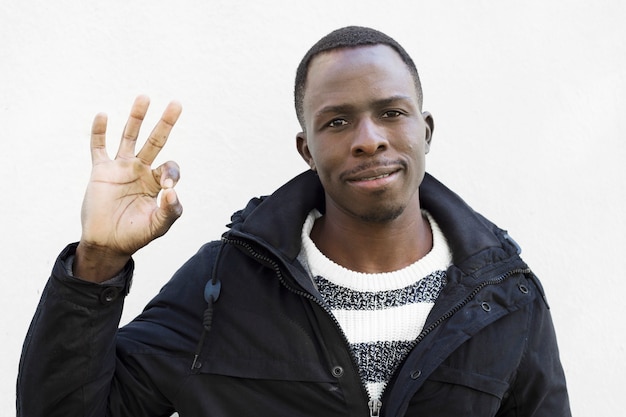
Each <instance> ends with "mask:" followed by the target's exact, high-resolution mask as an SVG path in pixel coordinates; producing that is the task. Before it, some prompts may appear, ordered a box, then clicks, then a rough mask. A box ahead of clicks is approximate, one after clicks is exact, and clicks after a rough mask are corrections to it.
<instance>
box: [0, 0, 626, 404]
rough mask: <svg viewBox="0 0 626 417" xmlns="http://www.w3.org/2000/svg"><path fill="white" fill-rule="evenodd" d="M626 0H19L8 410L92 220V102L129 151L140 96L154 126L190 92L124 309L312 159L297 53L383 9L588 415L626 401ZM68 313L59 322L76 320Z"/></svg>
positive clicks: (6, 270)
mask: <svg viewBox="0 0 626 417" xmlns="http://www.w3.org/2000/svg"><path fill="white" fill-rule="evenodd" d="M625 21H626V2H623V1H621V0H614V1H608V0H588V1H565V0H531V1H528V0H526V1H504V0H483V1H478V0H456V1H429V2H425V1H415V0H407V1H403V0H398V1H394V2H381V1H371V0H354V1H337V0H332V1H328V0H323V1H320V0H318V1H314V2H313V1H307V2H304V1H302V2H299V1H277V0H276V1H260V0H258V1H249V2H243V1H233V0H229V1H222V0H219V1H218V0H197V1H184V0H182V1H176V2H174V1H157V0H137V1H127V0H124V1H122V0H110V1H106V2H104V1H99V2H96V1H80V2H79V1H61V0H57V1H54V2H50V1H43V0H32V1H22V0H19V1H18V0H2V2H0V22H1V24H0V39H1V40H2V46H1V47H0V135H1V136H0V156H1V158H2V165H1V166H2V169H1V173H2V175H1V180H0V195H1V196H2V200H1V203H0V222H1V223H0V226H1V233H0V249H1V252H0V253H1V255H0V256H1V262H0V277H1V279H2V291H1V294H2V295H1V297H0V299H1V302H0V309H1V310H0V312H1V315H2V322H1V323H2V325H1V326H0V337H2V343H1V344H0V349H1V351H0V352H1V356H0V375H1V377H0V415H13V414H14V412H15V411H14V410H15V408H14V403H15V378H16V374H17V366H18V361H19V355H20V350H21V345H22V341H23V338H24V336H25V333H26V330H27V327H28V324H29V322H30V319H31V317H32V314H33V312H34V310H35V308H36V305H37V302H38V300H39V297H40V295H41V291H42V289H43V287H44V285H45V282H46V280H47V277H48V275H49V271H50V268H51V266H52V265H53V263H54V260H55V258H56V256H57V254H58V253H59V252H60V251H61V249H63V247H64V246H65V245H66V244H67V243H69V242H72V241H75V240H77V239H78V238H79V237H80V205H81V201H82V196H83V190H84V186H85V184H86V182H87V179H88V177H89V171H90V157H89V129H90V126H91V120H92V118H93V116H94V115H95V114H96V113H97V112H100V111H105V112H107V113H108V114H109V152H110V154H112V155H114V154H115V152H116V149H117V143H118V139H119V137H120V134H121V130H122V127H123V125H124V123H125V121H126V117H127V113H128V109H129V108H130V105H131V103H132V101H133V99H134V97H135V96H136V95H137V94H140V93H145V94H148V95H149V96H151V97H152V107H151V111H150V113H149V116H148V120H147V121H146V124H145V126H144V129H143V131H142V140H143V138H145V136H146V135H147V134H148V132H149V131H150V130H151V128H152V126H153V124H154V121H155V120H157V119H158V117H159V115H160V113H161V112H162V110H163V108H164V106H165V105H166V104H167V102H168V101H169V100H171V99H178V100H180V101H181V102H182V103H183V106H184V111H183V114H182V116H181V118H180V120H179V123H178V125H177V126H176V128H175V130H174V132H173V134H172V135H171V137H170V141H169V142H168V144H167V146H166V147H165V149H164V150H163V152H162V154H161V156H160V157H159V158H158V159H157V163H161V162H164V161H165V160H167V159H173V160H176V161H177V162H178V163H179V164H180V166H181V168H182V179H181V181H180V183H179V185H178V186H177V190H178V193H179V195H180V199H181V201H182V203H183V205H184V207H185V213H184V215H183V217H182V218H181V219H180V220H179V221H178V222H177V223H176V224H175V225H174V227H173V229H172V230H171V231H170V233H169V234H168V235H166V236H165V237H163V238H161V239H160V240H158V241H156V242H154V243H153V244H152V245H150V246H149V247H147V248H145V249H144V250H143V251H141V252H140V253H139V254H137V256H136V262H137V269H136V274H135V281H134V286H133V290H132V293H131V295H130V296H129V298H128V301H127V304H126V307H125V312H124V319H123V320H124V322H126V321H128V320H130V319H132V317H134V316H135V315H136V314H138V313H139V312H140V311H141V308H142V307H143V305H145V303H146V302H147V301H148V300H149V299H150V298H151V297H152V296H153V295H154V294H155V293H156V292H157V291H158V289H159V288H160V287H161V286H162V285H163V284H164V283H165V282H166V281H167V280H168V278H169V277H170V276H171V274H172V273H173V272H174V271H175V270H176V269H177V268H178V267H179V266H180V265H181V264H182V263H183V262H184V261H185V260H186V259H187V258H188V257H189V256H191V255H192V254H193V253H194V252H195V251H196V250H197V249H198V248H199V246H200V245H201V244H202V243H204V242H206V241H209V240H212V239H215V238H218V237H219V236H220V234H221V233H222V232H223V231H224V230H225V228H224V225H225V224H226V223H228V221H229V218H230V214H231V213H232V212H233V211H235V210H237V209H239V208H241V207H242V206H243V205H244V204H245V203H246V202H247V200H248V199H249V198H251V197H253V196H256V195H262V194H268V193H271V192H272V191H273V190H274V189H275V188H276V187H277V186H279V185H280V184H282V183H283V182H284V181H285V180H287V179H289V178H291V177H292V176H294V175H296V174H298V173H299V172H301V171H303V170H305V169H306V168H307V167H306V165H305V164H304V162H303V161H302V160H301V159H300V157H299V156H298V154H297V152H296V149H295V140H294V138H295V134H296V133H297V132H298V130H299V128H298V124H297V122H296V118H295V115H294V111H293V105H292V83H293V77H294V74H295V68H296V66H297V64H298V62H299V61H300V59H301V57H302V56H303V55H304V53H305V52H306V50H307V49H308V48H309V47H310V46H311V45H312V44H313V43H314V42H315V41H316V40H317V39H319V38H320V37H322V36H323V35H325V34H326V33H328V32H329V31H331V30H333V29H336V28H338V27H341V26H346V25H350V24H357V25H366V26H372V27H374V28H377V29H380V30H382V31H384V32H386V33H388V34H389V35H391V36H393V37H395V38H396V39H397V40H398V41H399V42H400V43H401V44H402V45H403V46H404V47H405V48H406V49H407V50H408V52H409V53H410V54H411V55H412V56H413V58H414V60H415V61H416V63H417V66H418V68H419V70H420V74H421V78H422V82H423V87H424V94H425V104H424V108H425V110H428V111H430V112H431V113H432V114H433V116H434V118H435V124H436V129H435V132H434V139H433V144H432V148H431V152H430V154H429V155H428V156H427V169H428V170H429V171H430V172H431V173H432V174H434V175H435V176H437V177H438V178H439V179H441V180H442V181H443V182H444V183H446V184H447V185H448V186H449V187H451V188H452V189H454V190H455V191H456V192H458V193H459V194H461V195H462V196H463V197H464V198H465V199H466V200H467V201H468V202H469V203H470V204H471V205H472V206H473V207H474V208H475V209H477V210H478V211H480V212H482V213H483V214H485V215H486V216H487V217H489V218H490V219H491V220H493V221H495V222H496V223H498V224H499V225H500V226H501V227H503V228H505V229H507V230H508V231H509V233H510V234H511V235H512V236H513V237H514V238H515V239H516V240H517V241H518V242H519V243H520V244H521V245H522V247H523V249H524V252H523V256H524V258H525V259H526V261H527V262H528V263H529V264H530V265H531V267H532V268H533V270H534V271H535V273H536V274H538V275H539V277H540V278H541V279H542V282H543V284H544V287H545V289H546V292H547V294H548V299H549V301H550V304H551V307H552V314H553V317H554V321H555V324H556V328H557V335H558V338H559V343H560V347H561V355H562V361H563V364H564V367H565V371H566V374H567V378H568V383H569V389H570V396H571V404H572V408H573V411H574V414H575V415H578V416H592V415H597V416H610V415H619V414H620V413H621V412H622V407H621V404H623V398H622V397H623V375H624V374H625V373H626V360H625V359H624V356H625V354H626V351H625V345H626V340H625V339H626V337H625V335H624V324H623V318H624V316H625V313H626V309H625V307H624V305H625V303H624V301H623V300H624V290H625V289H626V285H625V284H624V282H623V281H624V273H623V269H622V267H621V265H622V262H623V259H624V255H623V251H624V249H626V245H625V243H626V242H625V238H624V235H625V233H626V226H625V222H624V210H623V206H624V202H625V201H626V175H625V169H624V166H623V161H624V160H625V159H626V145H625V143H624V142H625V139H626V138H625V135H624V131H625V128H626V117H625V116H624V115H625V114H626V98H625V97H626V94H625V93H626V80H625V74H626V71H625V69H626V65H625V64H626V28H625V25H624V22H625ZM59 325H60V326H62V325H63V324H62V323H59Z"/></svg>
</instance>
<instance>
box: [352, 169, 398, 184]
mask: <svg viewBox="0 0 626 417" xmlns="http://www.w3.org/2000/svg"><path fill="white" fill-rule="evenodd" d="M394 172H395V171H394ZM394 172H387V173H384V174H379V175H374V176H370V177H366V176H363V177H358V178H351V179H349V180H348V181H350V182H358V181H374V180H380V179H382V178H387V177H388V176H390V175H392V174H393V173H394Z"/></svg>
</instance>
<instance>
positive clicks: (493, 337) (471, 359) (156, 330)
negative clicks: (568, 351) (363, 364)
mask: <svg viewBox="0 0 626 417" xmlns="http://www.w3.org/2000/svg"><path fill="white" fill-rule="evenodd" d="M420 199H421V204H422V207H423V208H425V209H426V210H428V211H429V212H430V213H431V214H432V216H433V217H434V218H435V220H436V221H437V223H438V224H439V226H440V228H441V230H442V231H443V233H444V235H445V236H446V237H447V239H448V242H449V244H450V248H451V250H452V254H453V265H452V266H451V267H450V268H449V270H448V271H447V274H448V282H447V285H446V286H445V287H444V289H443V291H442V293H441V295H440V297H439V299H438V300H437V302H436V303H435V306H434V307H433V309H432V311H431V313H430V316H429V317H428V320H427V322H426V325H425V327H424V330H423V332H422V333H421V334H420V335H419V336H418V338H417V339H416V340H415V343H414V347H413V349H412V350H411V352H410V354H409V356H408V357H407V359H406V360H405V362H404V363H403V364H402V365H401V366H400V368H399V369H398V370H397V372H396V373H395V375H394V376H393V378H392V380H391V381H390V383H389V385H388V386H387V389H386V390H385V392H384V395H383V398H382V408H381V409H380V415H381V416H419V417H427V416H437V417H445V416H454V417H459V416H480V417H483V416H485V417H486V416H507V417H509V416H535V417H539V416H544V417H560V416H569V415H570V411H569V405H568V398H567V391H566V386H565V380H564V375H563V371H562V368H561V364H560V361H559V355H558V350H557V343H556V340H555V334H554V329H553V327H552V321H551V318H550V314H549V310H548V306H547V304H546V302H545V297H544V295H543V292H542V289H541V286H540V284H539V282H538V280H537V278H536V277H535V276H534V275H533V273H532V272H531V271H530V269H529V268H528V267H527V266H526V264H525V263H524V262H523V261H522V260H521V259H520V257H519V255H518V252H519V249H518V247H517V245H516V244H515V243H514V242H513V241H512V240H511V239H510V238H509V237H508V235H507V234H506V233H505V232H504V231H502V230H500V229H498V228H497V227H496V226H494V225H493V224H491V223H490V222H488V221H487V220H485V219H484V218H483V217H482V216H480V215H479V214H477V213H476V212H474V211H473V210H472V209H471V208H469V207H468V206H467V205H466V204H465V203H464V202H463V201H462V200H461V199H460V198H459V197H458V196H456V195H455V194H454V193H452V192H451V191H449V190H448V189H447V188H445V187H444V186H443V185H442V184H440V183H439V182H437V181H436V180H435V179H434V178H432V177H430V176H429V175H427V176H426V178H425V179H424V182H423V184H422V186H421V187H420ZM323 205H324V193H323V189H322V187H321V185H320V183H319V181H318V179H317V177H316V176H315V175H314V174H313V173H312V172H310V171H309V172H306V173H304V174H302V175H300V176H298V177H296V178H295V179H293V180H292V181H290V182H289V183H287V184H286V185H285V186H283V187H282V188H280V189H279V190H278V191H276V192H275V193H274V194H273V195H272V196H270V197H266V198H262V199H253V200H251V201H250V203H249V204H248V206H247V207H246V208H245V209H244V210H242V211H240V212H238V213H235V215H233V219H232V221H233V222H232V224H231V225H230V230H229V231H228V232H227V233H225V235H224V236H223V239H222V241H221V242H212V243H209V244H207V245H205V246H204V247H202V248H201V249H200V251H199V252H198V253H197V254H196V255H195V256H194V257H192V258H191V259H190V260H189V261H188V262H187V263H185V264H184V265H183V266H182V267H181V269H180V270H179V271H178V272H177V273H176V274H175V275H174V277H173V278H172V279H171V281H170V282H169V283H168V284H167V285H165V287H164V288H163V289H162V290H161V292H160V293H159V294H158V295H157V296H156V297H155V298H154V299H153V300H152V301H151V302H150V303H149V305H148V306H147V307H146V309H145V311H144V312H143V313H142V314H141V315H140V316H139V317H138V318H137V319H135V320H134V321H133V322H132V323H130V324H128V325H127V326H125V327H123V328H121V329H119V330H118V329H117V326H118V323H119V318H120V315H121V309H122V304H123V298H124V295H125V294H126V293H127V292H128V287H129V285H130V284H129V283H130V276H131V274H132V263H129V265H127V268H126V270H125V275H126V280H125V281H124V282H123V283H120V284H117V285H95V284H90V283H86V282H82V281H79V280H77V279H75V278H73V277H71V276H69V275H68V274H67V271H66V268H65V264H64V262H63V261H64V259H66V258H67V257H68V256H69V255H71V254H72V252H73V250H75V246H74V245H70V246H69V247H68V248H66V250H65V251H64V252H63V253H62V254H61V256H60V257H59V260H58V261H57V263H56V265H55V266H54V270H53V273H52V277H51V279H50V280H49V282H48V284H47V286H46V289H45V291H44V294H43V295H42V299H41V303H40V305H39V307H38V309H37V312H36V315H35V317H34V319H33V322H32V324H31V327H30V329H29V332H28V335H27V338H26V341H25V343H24V350H23V354H22V360H21V363H20V374H19V377H18V398H17V408H18V416H24V417H25V416H29V417H31V416H46V417H50V416H64V417H65V416H105V415H107V416H108V415H111V416H134V417H140V416H169V415H170V414H171V413H172V412H173V411H178V412H179V414H180V416H191V417H194V416H237V417H245V416H289V417H298V416H316V417H317V416H326V417H334V416H368V415H370V414H371V413H372V411H371V410H370V409H369V407H368V401H369V399H368V397H367V394H366V390H365V388H364V386H363V384H362V383H361V379H360V377H359V374H358V370H357V366H356V364H355V361H354V359H353V357H352V353H351V351H350V348H349V346H348V343H347V341H346V338H345V336H344V335H343V332H342V331H341V329H340V328H339V326H338V324H337V323H336V321H335V320H334V319H333V316H332V315H331V314H330V312H329V309H328V307H327V306H326V305H325V303H324V301H323V300H322V299H321V298H320V296H319V295H318V294H317V291H316V290H315V288H314V287H313V285H312V282H311V280H310V279H309V278H308V277H307V275H306V273H305V271H304V270H303V268H302V266H301V265H300V264H299V262H298V261H297V260H296V257H297V255H298V253H299V251H300V233H301V227H302V224H303V223H304V219H305V217H306V216H307V214H308V213H309V211H310V210H311V209H312V208H314V207H317V208H319V209H320V210H322V209H323ZM207 283H209V285H207ZM218 283H219V286H218ZM211 289H213V298H211V291H212V290H211ZM205 291H206V292H207V295H206V297H205V296H204V293H205ZM216 296H217V297H218V298H217V300H216V301H215V302H213V299H214V298H215V297H216ZM207 301H209V303H207ZM209 305H210V307H209ZM208 307H209V308H208ZM376 413H377V411H376V410H374V412H373V414H376Z"/></svg>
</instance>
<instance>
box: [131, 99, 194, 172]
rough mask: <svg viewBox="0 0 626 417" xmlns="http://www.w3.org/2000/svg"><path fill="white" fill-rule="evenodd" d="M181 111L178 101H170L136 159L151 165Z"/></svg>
mask: <svg viewBox="0 0 626 417" xmlns="http://www.w3.org/2000/svg"><path fill="white" fill-rule="evenodd" d="M182 111H183V108H182V106H181V104H180V103H179V102H178V101H172V102H170V103H169V104H168V105H167V107H166V108H165V111H164V112H163V115H162V116H161V120H159V122H158V123H157V124H156V126H155V127H154V129H152V132H151V133H150V136H149V137H148V140H147V141H146V143H145V144H144V145H143V147H142V148H141V150H140V151H139V153H138V154H137V158H139V159H141V161H142V162H143V163H145V164H147V165H152V162H154V159H155V158H156V156H157V155H158V154H159V152H160V151H161V149H163V146H165V142H167V138H168V137H169V135H170V132H171V131H172V128H173V127H174V124H176V121H177V120H178V117H179V116H180V113H181V112H182Z"/></svg>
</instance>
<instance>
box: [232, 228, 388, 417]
mask: <svg viewBox="0 0 626 417" xmlns="http://www.w3.org/2000/svg"><path fill="white" fill-rule="evenodd" d="M222 240H223V241H224V242H226V243H230V244H233V245H236V246H239V247H242V248H244V249H245V250H246V251H247V252H248V253H249V254H250V255H251V256H252V257H253V258H254V259H256V260H259V261H262V262H265V263H267V264H269V265H271V266H272V269H274V273H275V274H276V276H277V277H278V280H279V282H280V283H281V285H282V286H284V287H285V288H287V290H289V291H291V292H292V293H294V294H296V295H299V296H301V297H304V298H306V299H308V300H311V301H313V302H314V303H315V304H317V305H318V306H320V307H321V308H322V309H323V310H324V311H325V312H326V313H327V314H328V316H329V317H330V318H331V320H332V321H333V323H334V324H335V327H336V328H337V329H338V330H339V333H340V334H341V337H342V338H343V341H344V343H345V345H346V346H350V342H349V341H348V337H347V336H346V334H345V332H344V331H343V329H342V328H341V325H340V324H339V322H338V321H337V319H336V318H335V315H334V314H333V313H332V311H331V310H330V309H329V308H328V307H327V306H325V305H324V304H322V303H321V302H320V300H318V299H317V298H316V297H314V296H313V295H311V294H309V293H308V292H306V291H300V290H297V289H295V288H293V287H291V286H290V285H289V284H287V282H286V281H285V278H284V276H283V273H282V271H281V269H280V265H279V264H278V262H276V261H275V260H274V259H273V258H271V257H269V256H266V255H262V254H260V253H258V252H257V251H256V250H255V249H254V247H253V246H252V245H251V244H250V243H249V242H247V241H245V240H243V239H231V238H226V237H224V238H222ZM348 353H349V355H350V358H351V359H352V365H353V366H354V369H356V370H357V371H358V373H359V381H360V383H361V389H362V390H363V392H364V393H365V396H366V397H367V399H368V403H367V404H368V408H369V410H370V417H378V416H379V415H380V409H381V407H382V402H380V400H373V399H372V398H371V397H370V395H369V392H368V391H367V387H366V386H365V383H364V382H363V381H364V380H365V378H364V375H363V373H362V372H361V369H360V368H359V366H358V364H357V360H356V357H355V356H354V353H353V352H352V349H350V348H348Z"/></svg>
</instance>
